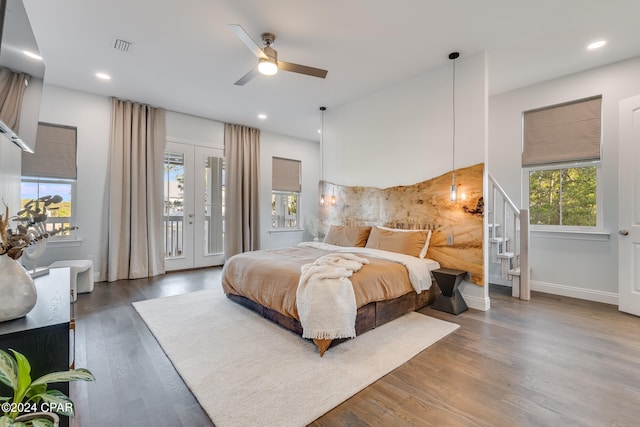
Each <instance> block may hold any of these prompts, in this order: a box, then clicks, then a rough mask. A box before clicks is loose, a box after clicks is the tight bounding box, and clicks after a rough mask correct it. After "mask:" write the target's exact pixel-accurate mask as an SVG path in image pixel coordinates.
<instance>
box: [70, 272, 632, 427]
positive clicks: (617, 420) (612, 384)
mask: <svg viewBox="0 0 640 427" xmlns="http://www.w3.org/2000/svg"><path fill="white" fill-rule="evenodd" d="M219 286H220V269H219V268H216V269H203V270H195V271H188V272H178V273H170V274H167V275H165V276H161V277H157V278H152V279H140V280H128V281H120V282H115V283H110V284H107V283H97V284H96V286H95V291H94V292H93V293H90V294H82V295H80V296H79V298H78V301H77V302H76V304H75V315H76V320H77V339H76V354H77V359H76V366H78V367H87V368H89V369H90V370H91V371H92V372H93V373H94V375H95V376H96V378H97V381H96V382H94V383H74V384H72V385H71V386H72V387H71V397H72V399H73V400H74V402H75V403H76V410H77V416H76V418H75V419H74V420H73V421H72V425H74V426H83V427H101V426H105V427H106V426H109V427H112V426H128V427H134V426H171V427H179V426H189V427H190V426H194V427H206V426H212V425H213V423H212V422H211V421H210V420H209V418H208V417H207V415H206V413H205V412H204V411H203V410H202V409H201V408H200V406H199V405H198V403H197V401H196V400H195V398H194V397H193V395H192V394H191V392H190V391H189V389H188V388H187V387H186V386H185V385H184V383H183V382H182V380H181V378H180V376H179V375H178V374H177V373H176V371H175V369H174V368H173V366H172V364H171V362H170V361H169V360H168V359H167V357H166V356H165V355H164V353H163V351H162V349H161V348H160V346H159V345H158V343H157V342H156V340H155V338H154V337H153V335H152V334H151V333H150V332H149V330H148V329H147V327H146V325H145V324H144V322H143V321H142V319H141V318H140V317H139V316H138V314H137V313H136V311H135V310H134V308H133V306H132V305H131V302H134V301H140V300H145V299H150V298H158V297H163V296H169V295H177V294H182V293H186V292H192V291H195V290H200V289H206V288H215V287H219ZM509 291H510V289H508V288H502V287H495V286H492V287H491V290H490V296H491V310H489V311H487V312H481V311H477V310H469V311H466V312H464V313H462V314H461V315H459V316H454V315H449V314H447V313H443V312H439V311H436V310H433V309H431V308H425V309H422V310H420V311H421V312H422V313H424V314H426V315H429V316H434V317H437V318H440V319H444V320H449V321H452V322H456V323H458V324H460V326H461V328H460V329H458V330H457V331H456V332H454V333H452V334H451V335H449V336H447V337H445V338H444V339H442V340H441V341H439V342H437V343H436V344H434V345H432V346H431V347H429V348H428V349H426V350H425V351H423V352H422V353H420V354H419V355H418V356H416V357H415V358H413V359H412V360H410V361H409V362H407V363H406V364H404V365H403V366H401V367H400V368H398V369H396V370H395V371H393V372H391V373H390V374H388V375H386V376H385V377H383V378H382V379H380V380H379V381H377V382H376V383H374V384H373V385H371V386H370V387H368V388H366V389H365V390H363V391H362V392H360V393H358V394H356V395H355V396H353V397H352V398H351V399H349V400H347V401H345V402H344V403H342V404H341V405H340V406H338V407H336V408H334V409H333V410H332V411H330V412H329V413H327V414H325V415H324V416H323V417H321V418H319V419H318V420H316V421H315V422H314V423H313V425H314V426H369V425H380V426H390V425H394V426H396V425H414V426H430V425H433V426H510V427H511V426H636V425H638V419H639V418H640V318H637V317H634V316H630V315H627V314H623V313H620V312H618V310H617V308H616V307H615V306H611V305H606V304H599V303H593V302H589V301H582V300H576V299H572V298H565V297H560V296H554V295H548V294H541V293H536V292H533V293H532V300H531V301H527V302H525V301H520V300H517V299H513V298H511V297H510V296H509V295H510V294H509ZM193 320H194V322H196V321H197V320H198V319H193ZM329 351H331V350H329ZM203 369H206V367H203ZM265 392H267V391H265ZM240 398H241V397H240ZM292 410H295V408H292Z"/></svg>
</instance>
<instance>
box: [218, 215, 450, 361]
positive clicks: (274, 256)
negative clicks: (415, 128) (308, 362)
mask: <svg viewBox="0 0 640 427" xmlns="http://www.w3.org/2000/svg"><path fill="white" fill-rule="evenodd" d="M430 236H431V232H430V231H429V230H413V231H405V230H402V231H400V230H393V229H388V228H384V227H346V226H332V227H331V228H330V230H329V233H328V234H327V236H326V238H325V240H324V242H306V243H301V244H300V245H298V246H295V247H289V248H281V249H268V250H259V251H253V252H246V253H242V254H238V255H235V256H233V257H231V258H230V259H229V260H227V262H226V263H225V266H224V268H223V272H222V287H223V290H224V292H225V294H226V295H227V297H228V298H229V299H231V300H232V301H235V302H237V303H239V304H241V305H243V306H245V307H247V308H249V309H251V310H253V311H255V312H257V313H258V314H260V315H262V316H263V317H265V318H267V319H269V320H271V321H273V322H275V323H277V324H279V325H280V326H283V327H285V328H287V329H289V330H291V331H293V332H295V333H297V334H299V335H302V336H303V337H304V336H305V328H304V327H303V324H305V319H306V317H305V316H303V321H302V322H301V316H300V313H299V310H298V308H299V303H300V301H299V300H300V298H301V296H300V294H299V292H300V290H299V289H300V287H301V285H302V278H301V277H304V274H303V275H302V276H301V270H302V271H306V270H305V269H306V268H308V267H309V266H314V265H315V264H316V263H317V262H318V261H319V260H321V259H325V258H327V257H335V256H336V255H337V256H338V257H339V258H340V255H339V254H344V255H343V256H344V257H354V258H355V259H361V260H362V259H364V260H366V262H365V263H364V264H363V265H362V266H361V268H359V269H357V271H354V272H352V274H350V275H349V276H348V279H349V281H350V286H349V289H351V288H352V289H353V294H354V297H355V307H354V308H353V310H354V316H355V335H360V334H362V333H364V332H366V331H368V330H371V329H373V328H375V327H377V326H380V325H382V324H384V323H386V322H388V321H390V320H393V319H395V318H397V317H400V316H402V315H403V314H406V313H408V312H410V311H413V310H416V309H419V308H421V307H424V306H426V305H428V304H431V303H432V302H433V300H434V299H435V297H436V296H437V293H439V292H438V289H437V286H432V285H433V280H432V276H431V274H430V271H431V270H434V269H437V268H439V267H440V265H439V263H438V262H436V261H434V260H430V259H428V258H427V257H426V254H427V250H428V245H429V239H430ZM306 322H307V323H306V324H307V325H308V324H309V322H308V320H307V321H306ZM312 339H313V341H314V343H315V344H316V346H317V347H318V350H319V352H320V355H321V356H322V355H323V354H324V352H325V351H326V350H327V349H328V348H329V347H330V346H331V345H335V344H337V343H339V342H342V341H344V340H345V338H330V337H329V338H328V337H326V336H324V335H322V336H317V337H315V338H312Z"/></svg>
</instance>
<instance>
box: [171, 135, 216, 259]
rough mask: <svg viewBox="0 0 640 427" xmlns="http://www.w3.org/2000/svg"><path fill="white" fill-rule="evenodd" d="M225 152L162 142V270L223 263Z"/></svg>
mask: <svg viewBox="0 0 640 427" xmlns="http://www.w3.org/2000/svg"><path fill="white" fill-rule="evenodd" d="M223 241H224V155H223V152H222V150H221V149H216V148H205V147H199V146H194V145H190V144H182V143H177V142H170V141H169V142H167V144H166V149H165V155H164V248H165V249H164V250H165V268H166V270H167V271H171V270H184V269H189V268H198V267H208V266H213V265H222V264H223V263H224V248H223Z"/></svg>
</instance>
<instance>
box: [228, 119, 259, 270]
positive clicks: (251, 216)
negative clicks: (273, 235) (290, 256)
mask: <svg viewBox="0 0 640 427" xmlns="http://www.w3.org/2000/svg"><path fill="white" fill-rule="evenodd" d="M224 151H225V162H226V183H225V232H224V254H225V257H226V258H230V257H231V256H233V255H235V254H238V253H241V252H246V251H254V250H257V249H259V245H260V243H259V242H260V230H259V222H260V217H259V215H258V190H259V188H258V182H259V179H258V177H259V172H260V171H259V164H260V130H258V129H253V128H249V127H246V126H240V125H234V124H228V123H227V124H225V126H224Z"/></svg>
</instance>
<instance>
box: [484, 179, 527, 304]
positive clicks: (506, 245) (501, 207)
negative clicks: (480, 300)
mask: <svg viewBox="0 0 640 427" xmlns="http://www.w3.org/2000/svg"><path fill="white" fill-rule="evenodd" d="M488 175H489V199H490V200H489V205H488V206H489V208H490V210H489V242H490V243H491V244H494V245H496V247H497V252H496V254H495V262H497V263H500V265H501V268H500V269H501V277H502V278H503V279H505V280H510V281H511V283H512V295H513V296H514V297H518V298H520V299H523V300H529V299H530V298H531V289H530V284H529V211H528V210H527V209H518V208H517V207H516V205H515V204H514V203H513V202H512V201H511V199H510V198H509V196H508V195H507V193H506V192H505V191H504V189H503V188H502V187H501V186H500V184H499V183H498V182H497V181H496V179H495V178H494V177H493V175H491V173H489V174H488ZM492 257H493V255H492Z"/></svg>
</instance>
